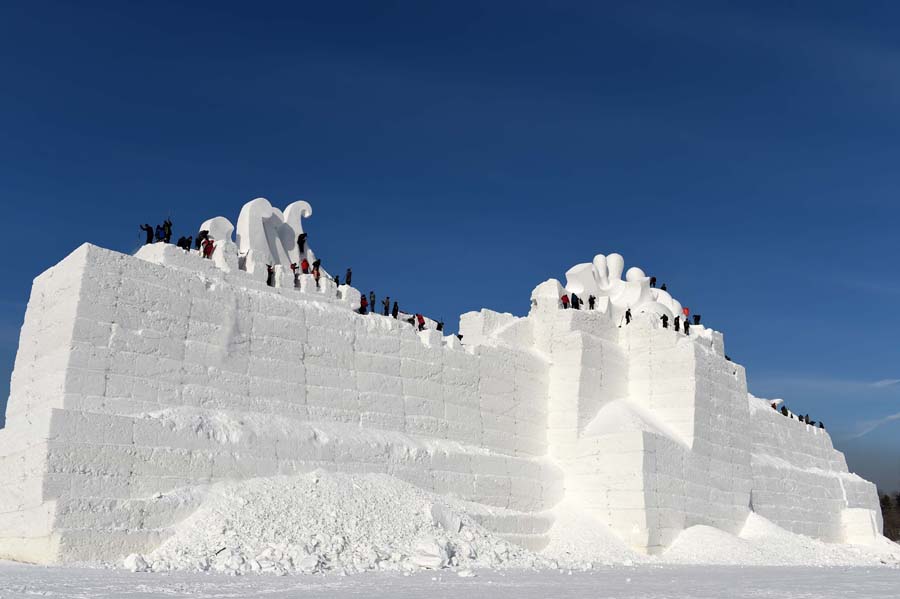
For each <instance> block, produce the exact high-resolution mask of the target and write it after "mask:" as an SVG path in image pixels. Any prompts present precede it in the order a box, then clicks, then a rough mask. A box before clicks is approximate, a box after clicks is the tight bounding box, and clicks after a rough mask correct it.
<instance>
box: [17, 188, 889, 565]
mask: <svg viewBox="0 0 900 599" xmlns="http://www.w3.org/2000/svg"><path fill="white" fill-rule="evenodd" d="M311 214H312V209H311V207H310V206H309V204H307V203H305V202H296V203H294V204H291V205H290V206H288V207H287V208H286V209H285V210H284V211H283V212H282V211H280V210H278V209H276V208H273V207H272V206H271V204H270V203H269V202H268V201H267V200H264V199H261V198H260V199H257V200H254V201H252V202H250V203H248V204H247V205H246V206H245V207H244V209H243V210H242V211H241V215H240V217H239V219H238V226H237V228H236V233H237V234H236V236H235V238H234V239H232V234H233V233H234V232H235V227H233V226H232V225H231V223H230V222H229V221H228V220H227V219H225V218H223V217H217V218H215V219H211V220H209V221H206V222H205V223H203V225H202V226H201V230H204V231H208V239H207V241H208V243H212V244H214V246H213V247H214V249H213V250H212V251H211V252H207V255H208V256H209V259H204V257H203V255H202V250H201V251H199V252H198V251H186V250H185V249H182V248H179V247H176V246H173V245H169V244H164V243H157V244H150V245H146V246H144V247H143V248H141V250H139V251H138V252H137V254H136V255H135V256H127V255H123V254H119V253H116V252H112V251H109V250H104V249H101V248H98V247H96V246H92V245H89V244H85V245H83V246H81V247H80V248H78V249H77V250H76V251H75V252H73V253H72V254H71V255H69V256H68V257H67V258H65V259H64V260H63V261H62V262H60V263H59V264H58V265H56V266H55V267H53V268H51V269H49V270H48V271H46V272H45V273H43V274H42V275H40V276H39V277H37V278H36V279H35V281H34V286H33V288H32V294H31V299H30V300H29V304H28V309H27V311H26V316H25V323H24V325H23V327H22V332H21V338H20V344H19V349H18V353H17V356H16V364H15V370H14V373H13V377H12V382H11V391H10V400H9V403H8V405H7V426H6V428H5V429H3V430H0V472H3V473H4V474H3V482H4V484H3V485H2V486H0V557H5V558H11V559H19V560H25V561H35V562H57V561H77V560H94V559H100V560H112V559H117V558H119V557H121V556H124V555H127V554H129V553H133V552H146V551H150V550H152V549H153V548H155V547H157V546H159V544H160V543H161V542H162V541H163V540H164V539H166V538H167V537H168V536H170V535H171V534H172V531H173V529H174V527H176V526H177V525H178V524H179V523H180V522H181V521H182V520H184V518H185V517H187V516H188V515H190V514H191V513H192V512H193V511H194V510H195V509H196V508H197V505H198V502H199V498H200V497H201V496H202V494H203V492H204V489H206V488H207V487H208V486H209V485H211V484H213V483H216V482H219V481H226V480H243V479H249V478H258V477H273V476H278V475H291V474H297V473H303V472H309V471H311V470H314V469H318V468H324V469H327V470H332V471H340V472H373V473H383V474H388V475H390V476H393V477H396V478H399V479H402V480H405V481H407V482H410V483H412V484H414V485H416V486H418V487H421V488H422V489H426V490H428V491H432V492H435V493H439V494H443V495H453V496H455V497H457V498H459V499H461V500H463V501H465V502H466V505H467V506H469V507H468V509H469V515H470V516H471V517H472V518H473V519H475V520H477V521H478V522H479V523H481V524H482V525H484V526H485V527H486V528H488V529H490V530H493V531H495V532H497V533H499V534H501V535H503V536H504V537H505V538H507V539H508V540H510V541H513V542H515V543H518V544H520V545H522V546H525V547H528V548H532V549H540V548H542V547H543V546H544V545H546V543H547V532H548V530H549V528H550V527H551V526H552V524H553V522H554V519H555V515H554V511H553V509H554V507H555V506H557V505H558V504H559V503H560V501H562V500H563V499H564V498H565V499H566V500H567V501H571V502H572V503H575V504H578V505H579V506H582V507H583V508H584V509H585V510H586V511H588V512H589V513H591V514H592V515H593V516H595V517H596V518H597V519H599V520H601V521H602V522H605V523H606V524H608V525H609V527H610V529H611V530H612V531H613V532H615V533H616V534H617V535H618V536H619V537H621V538H622V539H624V540H625V541H626V542H627V543H628V544H629V545H631V546H632V547H634V548H637V549H640V550H642V551H646V552H650V553H657V552H659V551H662V550H663V549H664V548H665V547H667V546H669V545H670V544H671V543H672V542H673V541H674V539H675V538H677V536H678V534H679V533H680V532H681V531H682V530H684V529H685V528H688V527H690V526H694V525H697V524H704V525H708V526H714V527H717V528H720V529H722V530H725V531H729V532H736V531H739V530H740V529H741V527H742V526H743V524H744V522H745V521H746V519H747V517H748V515H749V514H750V513H751V512H757V513H760V514H762V515H764V516H765V517H767V518H769V519H770V520H772V521H773V522H775V523H776V524H778V525H780V526H782V527H784V528H786V529H788V530H791V531H793V532H797V533H802V534H807V535H810V536H814V537H817V538H820V539H824V540H828V541H833V542H854V543H860V542H871V541H873V540H875V539H877V538H878V537H879V536H880V532H881V514H880V509H879V504H878V499H877V496H876V494H875V489H874V485H872V484H871V483H869V482H867V481H865V480H863V479H861V478H859V477H857V476H856V475H853V474H850V473H849V472H848V471H847V465H846V461H845V460H844V459H843V455H842V454H840V452H838V451H836V450H835V449H834V448H833V447H832V445H831V440H830V437H829V436H828V434H827V432H825V431H824V430H823V429H813V428H812V427H809V426H807V425H805V424H801V423H799V422H798V421H797V420H794V419H791V418H788V417H784V416H782V415H781V414H780V413H777V412H776V411H774V410H773V409H772V408H771V407H770V406H769V404H768V403H764V402H763V401H762V400H757V399H756V398H753V397H752V396H748V393H747V383H746V376H745V372H744V369H743V367H742V366H740V365H739V364H736V363H734V362H732V361H730V360H728V359H727V358H726V356H725V348H724V340H723V337H722V335H721V334H720V333H718V332H717V331H714V330H712V329H708V328H705V327H704V326H702V325H696V326H692V327H691V328H690V330H689V333H688V334H685V332H684V329H683V328H682V329H680V330H675V328H674V326H668V327H664V326H663V319H662V317H663V316H666V317H667V318H668V319H670V321H669V322H671V323H672V324H673V325H674V319H675V317H678V316H679V315H680V314H683V312H682V306H681V304H680V303H679V302H678V301H677V300H675V299H674V298H672V296H671V295H669V294H668V293H667V292H665V291H663V290H660V289H655V288H653V287H651V285H650V280H649V277H646V276H645V275H644V273H643V272H642V271H640V269H636V268H631V269H629V270H628V271H627V272H626V274H625V278H624V279H622V278H621V275H622V271H623V270H624V260H623V259H622V257H621V256H618V255H617V254H611V255H609V256H602V255H601V256H597V257H596V258H595V259H594V260H593V262H591V263H589V264H581V265H578V266H576V267H574V268H572V269H570V270H569V271H568V272H567V273H566V279H567V281H566V285H565V287H564V286H563V285H562V284H560V283H559V282H558V281H556V280H552V279H551V280H548V281H546V282H544V283H541V284H540V285H538V286H537V287H536V288H535V290H534V292H533V293H532V306H531V310H530V312H529V314H528V315H527V316H525V317H516V316H513V315H511V314H500V313H497V312H492V311H490V310H482V311H480V312H469V313H466V314H463V315H462V316H461V317H460V327H459V331H460V334H461V335H462V342H460V339H459V338H458V337H457V336H455V335H451V336H444V335H442V333H441V332H440V331H437V330H436V327H435V326H434V325H435V323H434V322H433V321H426V324H425V328H424V330H419V327H418V326H416V325H411V324H410V323H408V322H406V321H405V320H404V319H402V318H396V319H395V318H391V317H390V316H387V317H386V316H382V315H380V314H378V315H376V314H361V313H359V310H358V307H359V302H360V293H359V291H358V290H356V289H354V288H353V287H352V286H350V285H346V284H344V285H338V284H336V283H335V281H334V280H333V278H332V277H330V276H328V274H327V273H326V272H325V271H324V269H320V272H319V273H318V280H316V279H317V277H316V275H314V274H303V273H297V272H296V271H297V270H299V269H297V268H293V269H292V268H291V265H298V264H300V263H301V262H302V261H303V260H304V259H305V260H306V261H307V262H308V263H310V264H312V263H314V262H315V255H314V254H313V252H312V250H311V249H310V248H309V245H308V243H305V238H304V239H303V241H304V243H303V244H300V243H298V237H300V236H301V235H302V234H303V229H302V219H303V218H308V217H309V216H310V215H311ZM573 293H574V294H576V295H579V296H582V297H581V299H582V300H587V299H588V298H589V297H590V296H593V297H594V308H593V309H581V310H575V309H563V306H562V305H561V303H560V298H561V297H562V296H563V295H567V296H569V295H571V294H573ZM626 311H628V317H627V318H626Z"/></svg>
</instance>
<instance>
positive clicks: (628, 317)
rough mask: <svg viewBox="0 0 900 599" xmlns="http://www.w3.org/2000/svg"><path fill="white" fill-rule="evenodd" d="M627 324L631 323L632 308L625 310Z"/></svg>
mask: <svg viewBox="0 0 900 599" xmlns="http://www.w3.org/2000/svg"><path fill="white" fill-rule="evenodd" d="M625 324H631V308H627V309H626V310H625Z"/></svg>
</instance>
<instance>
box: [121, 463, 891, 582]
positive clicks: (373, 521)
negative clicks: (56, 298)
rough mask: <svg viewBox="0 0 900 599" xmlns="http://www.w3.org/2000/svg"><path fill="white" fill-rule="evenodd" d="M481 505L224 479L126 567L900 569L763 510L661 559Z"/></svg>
mask: <svg viewBox="0 0 900 599" xmlns="http://www.w3.org/2000/svg"><path fill="white" fill-rule="evenodd" d="M473 509H483V508H481V507H479V506H474V505H472V504H469V503H466V502H463V501H459V500H456V499H454V498H452V497H444V496H439V495H435V494H433V493H429V492H427V491H424V490H422V489H419V488H417V487H415V486H413V485H410V484H409V483H406V482H404V481H401V480H399V479H396V478H394V477H391V476H389V475H385V474H344V473H332V472H325V471H317V472H313V473H310V474H305V475H297V476H282V477H273V478H257V479H252V480H247V481H242V482H234V483H221V484H218V485H214V486H212V487H210V488H209V490H208V492H207V493H206V494H205V496H204V497H203V498H202V499H201V500H199V507H198V509H197V510H196V511H195V512H194V513H193V514H192V515H191V516H190V517H188V518H187V519H186V520H185V521H183V522H182V523H180V524H179V525H178V526H177V527H176V530H175V533H174V535H173V536H172V537H170V538H169V539H168V540H167V541H166V542H165V543H163V544H162V545H161V546H160V547H159V548H158V549H157V550H155V551H153V552H152V553H149V554H147V555H137V554H132V555H130V556H128V557H127V558H126V559H125V560H124V563H123V565H124V566H125V567H126V568H128V569H130V570H133V571H155V572H165V571H172V570H201V571H207V570H210V571H218V572H226V573H229V574H245V573H251V572H258V573H273V574H291V573H319V572H337V573H342V574H350V573H357V572H363V571H369V570H387V571H400V572H411V571H414V570H419V569H440V568H454V569H457V570H458V571H459V574H460V575H462V576H465V575H470V574H471V569H472V568H476V569H482V568H487V569H500V568H537V569H556V568H562V569H566V570H575V569H578V570H586V569H590V568H592V567H594V566H595V565H604V566H612V565H624V566H632V565H635V564H642V563H644V564H729V565H785V566H787V565H807V566H860V565H863V566H871V565H878V564H891V565H894V566H900V546H898V545H896V544H894V543H891V542H890V541H887V540H886V539H885V540H884V541H883V542H882V543H881V544H877V545H874V546H871V547H861V546H849V545H839V544H829V543H824V542H821V541H818V540H815V539H811V538H809V537H804V536H801V535H795V534H792V533H790V532H788V531H786V530H784V529H782V528H779V527H778V526H776V525H775V524H773V523H771V522H770V521H768V520H766V519H765V518H762V517H761V516H758V515H756V514H750V516H749V518H748V519H747V523H746V525H745V526H744V529H743V531H742V532H741V534H740V535H739V536H735V535H732V534H729V533H727V532H725V531H722V530H719V529H716V528H712V527H709V526H694V527H691V528H688V529H687V530H685V531H683V532H682V533H681V535H680V536H679V537H678V538H677V539H676V541H675V542H674V543H673V544H672V545H671V546H670V547H669V548H668V550H667V551H666V552H665V553H663V554H662V555H660V556H656V557H651V556H647V555H643V554H641V553H638V552H636V551H634V550H632V549H631V548H629V547H628V546H627V545H626V544H625V543H624V542H623V541H622V540H621V539H619V538H618V537H617V536H616V535H614V534H613V533H612V532H611V531H610V530H609V528H608V527H607V526H606V525H605V524H604V523H602V522H600V521H598V520H596V519H595V518H594V517H592V516H591V515H590V514H589V513H588V512H587V511H586V510H584V509H583V508H582V507H581V506H580V505H578V504H577V503H573V502H570V501H563V502H562V503H561V504H560V505H559V506H557V507H556V509H555V510H554V512H555V513H554V516H555V524H554V527H553V528H552V529H551V531H550V535H549V537H550V543H549V545H548V546H547V548H546V549H545V550H544V551H542V552H541V553H534V552H530V551H528V550H526V549H523V548H521V547H519V546H517V545H514V544H512V543H509V542H507V541H505V540H503V539H501V538H499V537H498V536H496V535H495V534H493V533H491V532H489V531H487V530H485V529H484V528H483V527H482V526H480V525H479V524H478V523H477V521H476V519H475V518H473V517H472V515H471V514H473V513H475V512H472V510H473Z"/></svg>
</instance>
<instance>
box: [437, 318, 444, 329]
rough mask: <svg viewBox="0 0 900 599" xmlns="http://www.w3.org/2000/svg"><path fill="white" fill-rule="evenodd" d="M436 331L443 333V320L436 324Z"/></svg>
mask: <svg viewBox="0 0 900 599" xmlns="http://www.w3.org/2000/svg"><path fill="white" fill-rule="evenodd" d="M437 330H438V331H441V332H443V330H444V321H443V320H442V321H440V322H439V323H437Z"/></svg>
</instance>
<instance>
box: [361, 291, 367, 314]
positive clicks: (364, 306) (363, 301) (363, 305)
mask: <svg viewBox="0 0 900 599" xmlns="http://www.w3.org/2000/svg"><path fill="white" fill-rule="evenodd" d="M368 307H369V300H367V299H366V294H365V293H363V294H362V295H360V296H359V313H360V314H365V313H366V309H367V308H368Z"/></svg>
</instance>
